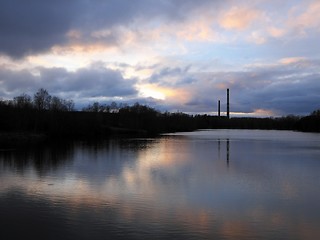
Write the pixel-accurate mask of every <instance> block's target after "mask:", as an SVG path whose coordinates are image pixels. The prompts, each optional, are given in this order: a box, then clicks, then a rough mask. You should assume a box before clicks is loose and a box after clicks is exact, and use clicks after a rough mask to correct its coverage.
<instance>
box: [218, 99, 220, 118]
mask: <svg viewBox="0 0 320 240" xmlns="http://www.w3.org/2000/svg"><path fill="white" fill-rule="evenodd" d="M218 117H220V100H219V101H218Z"/></svg>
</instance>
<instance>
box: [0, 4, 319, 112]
mask: <svg viewBox="0 0 320 240" xmlns="http://www.w3.org/2000/svg"><path fill="white" fill-rule="evenodd" d="M319 39H320V1H319V0H282V1H278V0H250V1H249V0H157V1H155V0H134V1H132V0H68V1H65V0H55V1H47V0H28V1H25V0H0V98H1V99H12V98H13V97H14V96H17V95H20V94H22V93H26V94H30V95H33V94H34V93H35V92H36V91H37V90H38V89H39V88H45V89H47V90H48V91H49V93H50V94H51V95H56V96H60V97H62V98H65V99H72V100H74V102H75V104H76V107H78V108H79V109H81V107H83V106H86V105H88V104H90V103H92V102H95V101H98V102H100V103H107V104H109V103H111V102H112V101H115V102H118V103H120V102H121V103H127V104H132V103H135V102H140V103H142V104H148V105H150V106H151V107H155V108H156V109H158V110H161V111H182V112H187V113H191V114H197V113H207V114H216V111H217V101H218V100H219V99H220V100H221V103H222V109H225V105H226V99H225V98H226V88H230V93H231V112H232V113H231V116H283V115H288V114H295V115H306V114H309V113H310V112H312V111H313V110H316V109H319V108H320V50H319V46H320V45H319Z"/></svg>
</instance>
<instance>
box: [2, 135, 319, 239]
mask: <svg viewBox="0 0 320 240" xmlns="http://www.w3.org/2000/svg"><path fill="white" fill-rule="evenodd" d="M319 189H320V134H314V133H301V132H292V131H263V130H203V131H196V132H188V133H175V134H167V135H163V136H161V137H158V138H130V139H110V140H106V141H102V142H95V143H92V142H72V143H71V142H68V143H55V144H47V145H45V146H42V147H40V148H39V147H38V148H29V149H6V150H4V149H2V150H0V224H1V225H0V237H1V239H60V240H61V239H290V240H292V239H320V228H319V226H320V191H319Z"/></svg>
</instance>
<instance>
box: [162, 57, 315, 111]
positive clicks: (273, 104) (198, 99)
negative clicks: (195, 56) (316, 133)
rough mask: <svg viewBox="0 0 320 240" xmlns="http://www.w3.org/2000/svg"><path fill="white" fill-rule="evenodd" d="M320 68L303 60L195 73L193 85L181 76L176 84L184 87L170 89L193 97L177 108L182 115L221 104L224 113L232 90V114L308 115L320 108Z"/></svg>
mask: <svg viewBox="0 0 320 240" xmlns="http://www.w3.org/2000/svg"><path fill="white" fill-rule="evenodd" d="M319 67H320V64H319V61H318V60H314V61H305V60H301V61H297V62H294V63H291V64H280V63H279V64H274V65H273V66H268V65H267V66H260V67H250V68H247V69H246V70H245V71H237V72H234V71H230V72H215V73H199V74H195V73H192V78H193V81H192V83H189V82H187V81H183V79H185V78H186V77H187V75H184V74H181V76H180V78H181V80H177V82H180V83H181V84H179V85H173V84H168V86H169V87H174V88H175V87H176V88H183V89H186V91H187V92H188V93H189V94H190V95H189V100H188V101H187V102H184V103H183V104H181V105H180V106H178V107H179V108H178V110H180V111H185V112H190V113H192V112H193V113H197V112H216V111H217V102H218V100H221V107H222V111H224V109H226V88H230V96H231V111H233V112H241V113H253V112H254V111H256V110H258V109H263V110H269V111H273V112H274V113H275V114H279V115H288V114H296V115H306V114H309V113H310V112H312V111H313V110H315V109H319V108H320V94H319V92H320V81H319V79H320V73H319V71H318V69H319ZM163 72H164V73H165V74H163V76H165V77H166V78H168V79H170V74H172V75H173V76H177V70H175V71H163ZM178 72H179V71H178ZM189 74H190V73H189ZM161 83H162V84H163V83H165V82H164V81H161ZM171 107H173V105H172V106H171ZM174 107H177V106H176V105H175V106H174Z"/></svg>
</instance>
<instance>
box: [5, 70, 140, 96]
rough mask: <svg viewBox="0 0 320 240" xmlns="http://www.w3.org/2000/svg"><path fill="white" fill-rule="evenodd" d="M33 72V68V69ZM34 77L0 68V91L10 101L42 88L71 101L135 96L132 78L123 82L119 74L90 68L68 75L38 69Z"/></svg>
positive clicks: (68, 73)
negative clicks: (22, 94)
mask: <svg viewBox="0 0 320 240" xmlns="http://www.w3.org/2000/svg"><path fill="white" fill-rule="evenodd" d="M33 71H35V69H33ZM36 71H37V72H38V73H37V74H33V73H31V72H30V71H28V70H23V71H12V70H8V69H4V68H0V89H1V91H2V92H0V94H1V96H3V97H4V98H13V97H14V96H17V95H19V94H21V93H22V92H25V93H28V94H33V93H35V92H36V91H37V90H38V89H39V88H45V89H47V90H48V91H49V93H50V94H52V95H58V96H63V97H65V96H66V97H68V98H71V99H73V100H74V101H75V102H77V100H80V99H83V98H85V99H90V98H104V97H110V98H112V97H130V96H135V95H136V94H137V90H136V89H135V86H134V85H135V84H136V80H135V79H124V78H123V76H122V74H121V73H120V72H119V71H115V70H111V69H107V68H104V67H102V66H100V65H99V64H96V65H92V66H90V67H88V68H81V69H79V70H77V71H76V72H69V71H67V70H66V69H64V68H38V69H36Z"/></svg>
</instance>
